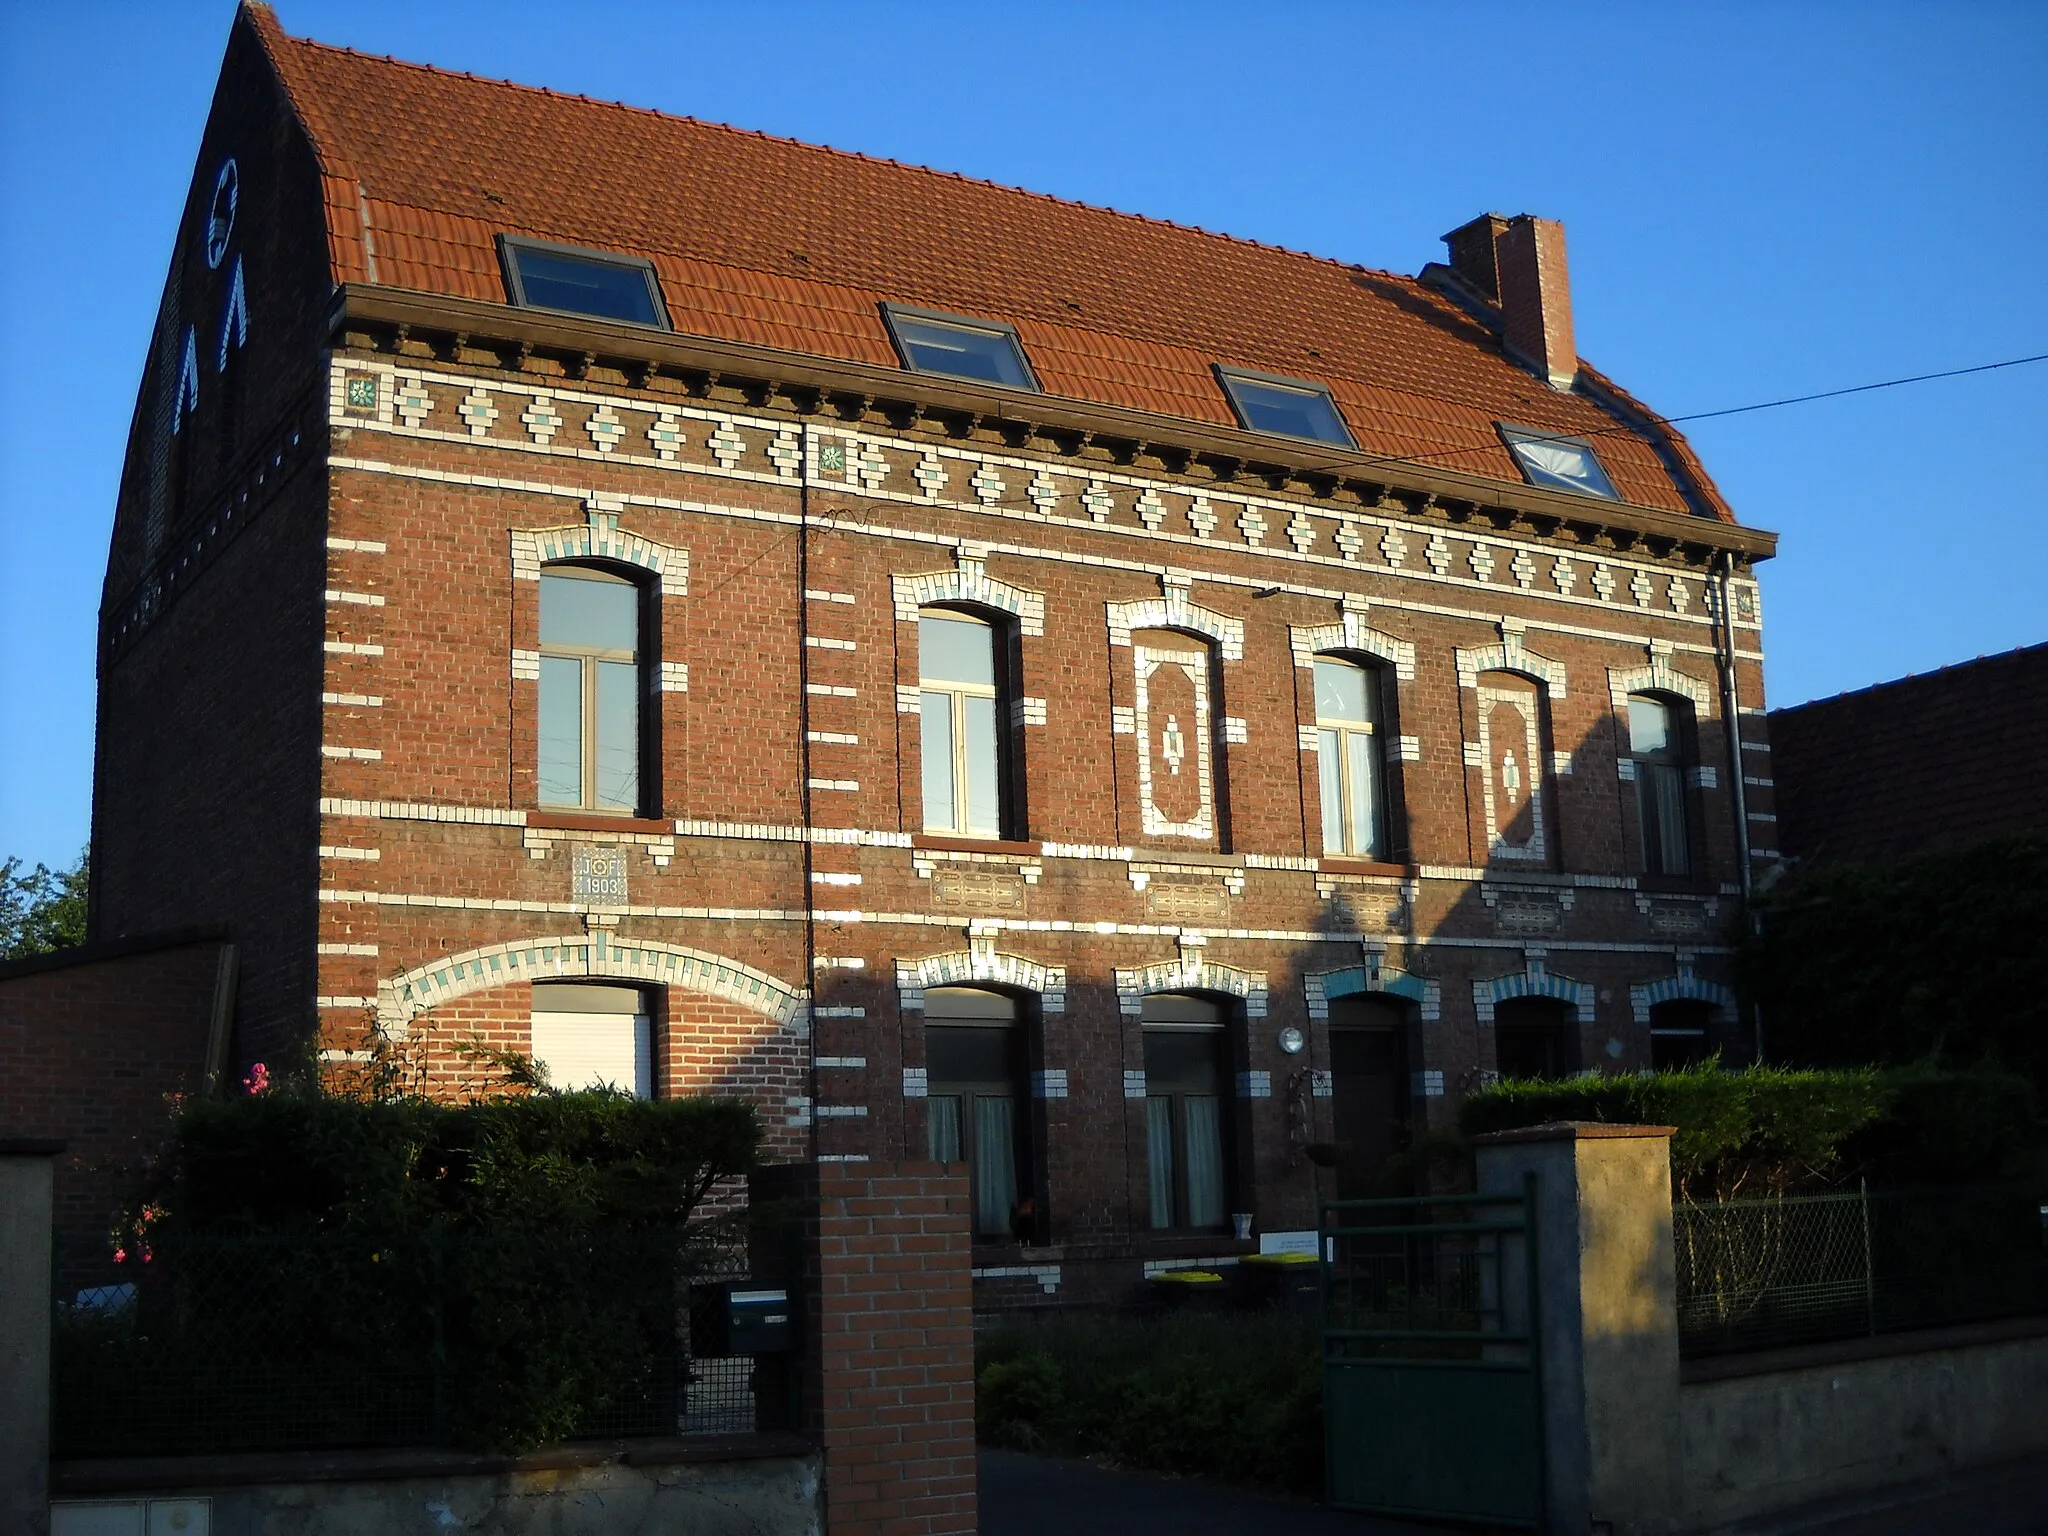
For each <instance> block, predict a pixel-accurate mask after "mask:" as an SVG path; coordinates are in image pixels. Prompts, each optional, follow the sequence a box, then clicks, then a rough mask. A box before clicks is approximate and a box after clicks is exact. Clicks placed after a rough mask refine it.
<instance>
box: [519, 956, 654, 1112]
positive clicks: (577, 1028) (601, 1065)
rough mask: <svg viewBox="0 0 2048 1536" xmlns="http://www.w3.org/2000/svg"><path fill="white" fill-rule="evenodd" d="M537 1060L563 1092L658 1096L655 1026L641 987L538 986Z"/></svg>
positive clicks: (535, 1011) (535, 992)
mask: <svg viewBox="0 0 2048 1536" xmlns="http://www.w3.org/2000/svg"><path fill="white" fill-rule="evenodd" d="M532 1056H533V1059H534V1060H535V1061H536V1062H538V1063H539V1064H540V1065H541V1066H543V1067H545V1068H546V1069H547V1074H548V1081H549V1082H550V1083H551V1084H553V1085H554V1086H555V1087H557V1088H606V1087H609V1088H622V1089H624V1090H625V1091H626V1092H628V1093H630V1094H632V1095H633V1096H634V1097H635V1098H637V1099H647V1098H652V1097H653V1096H654V1024H653V1015H652V1010H651V1009H650V1008H649V1007H648V1002H647V994H646V992H645V991H643V990H642V989H641V988H639V987H620V986H606V985H603V984H596V983H593V984H584V983H572V982H536V983H534V988H533V1049H532Z"/></svg>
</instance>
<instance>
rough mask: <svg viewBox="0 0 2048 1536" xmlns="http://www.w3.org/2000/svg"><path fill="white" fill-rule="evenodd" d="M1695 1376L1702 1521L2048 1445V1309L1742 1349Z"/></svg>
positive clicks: (1712, 1525)
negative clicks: (1917, 1329)
mask: <svg viewBox="0 0 2048 1536" xmlns="http://www.w3.org/2000/svg"><path fill="white" fill-rule="evenodd" d="M2016 1334H2017V1335H2018V1336H2015V1335H2016ZM1937 1344H1942V1345H1945V1346H1946V1347H1928V1346H1931V1345H1937ZM1880 1349H1882V1350H1884V1351H1885V1353H1883V1354H1877V1353H1876V1352H1875V1351H1877V1350H1880ZM1902 1350H1911V1351H1914V1352H1912V1353H1901V1352H1900V1351H1902ZM1852 1352H1853V1353H1852ZM1854 1355H1860V1356H1861V1357H1862V1358H1854V1357H1853V1356H1854ZM1802 1361H1803V1363H1802ZM1686 1374H1687V1376H1688V1377H1689V1378H1691V1379H1688V1380H1687V1381H1686V1383H1685V1385H1684V1386H1683V1387H1681V1388H1680V1391H1679V1409H1680V1415H1679V1419H1680V1436H1681V1446H1682V1449H1681V1463H1680V1465H1681V1467H1682V1468H1683V1472H1682V1485H1681V1487H1682V1505H1681V1507H1682V1508H1683V1509H1684V1510H1685V1512H1686V1523H1687V1525H1688V1526H1689V1527H1691V1528H1694V1529H1702V1530H1706V1529H1715V1530H1718V1529H1719V1528H1721V1527H1722V1526H1724V1525H1726V1524H1727V1523H1729V1522H1731V1521H1735V1520H1743V1519H1748V1518H1750V1517H1752V1516H1756V1515H1764V1514H1770V1513H1772V1512H1775V1511H1778V1510H1783V1509H1788V1508H1792V1507H1795V1506H1798V1505H1802V1504H1808V1503H1813V1502H1816V1501H1818V1500H1821V1499H1827V1498H1834V1497H1837V1496H1840V1495H1844V1494H1856V1493H1866V1492H1869V1491H1871V1490H1874V1489H1883V1488H1887V1487H1892V1486H1895V1485H1897V1484H1902V1483H1908V1482H1915V1481H1920V1480H1923V1479H1926V1478H1932V1477H1940V1476H1943V1475H1945V1474H1947V1473H1950V1472H1956V1471H1960V1470H1963V1469H1965V1468H1969V1467H1979V1466H1988V1465H1991V1464H1993V1463H1996V1462H2000V1461H2009V1460H2016V1459H2018V1458H2020V1457H2023V1456H2038V1455H2042V1454H2044V1453H2048V1413H2044V1412H2043V1411H2042V1405H2043V1404H2048V1319H2038V1318H2036V1319H2027V1320H2024V1321H2023V1322H2022V1323H2021V1324H2018V1325H1998V1324H1988V1325H1982V1326H1977V1327H1971V1328H1951V1329H1942V1330H1939V1331H1935V1332H1929V1333H1926V1334H1920V1335H1904V1336H1895V1337H1891V1338H1886V1339H1881V1340H1876V1341H1869V1342H1864V1341H1858V1343H1857V1344H1856V1345H1853V1346H1847V1347H1835V1348H1828V1347H1825V1346H1823V1347H1819V1348H1810V1349H1804V1350H1797V1351H1794V1350H1785V1351H1781V1352H1778V1353H1777V1354H1776V1355H1757V1356H1748V1357H1742V1356H1738V1357H1735V1358H1732V1359H1725V1360H1714V1361H1707V1362H1700V1363H1699V1364H1697V1365H1695V1366H1693V1367H1690V1368H1689V1369H1688V1371H1687V1373H1686ZM1703 1378H1711V1379H1703Z"/></svg>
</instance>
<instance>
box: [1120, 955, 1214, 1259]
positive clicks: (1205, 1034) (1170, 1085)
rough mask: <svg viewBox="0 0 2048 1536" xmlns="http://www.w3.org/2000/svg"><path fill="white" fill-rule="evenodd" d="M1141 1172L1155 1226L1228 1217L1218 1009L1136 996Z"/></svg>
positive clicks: (1202, 1002)
mask: <svg viewBox="0 0 2048 1536" xmlns="http://www.w3.org/2000/svg"><path fill="white" fill-rule="evenodd" d="M1140 1019H1141V1023H1142V1026H1143V1029H1144V1037H1145V1153H1146V1177H1147V1185H1148V1189H1149V1191H1150V1196H1151V1219H1152V1226H1153V1229H1154V1230H1155V1231H1172V1230H1175V1229H1187V1230H1194V1231H1209V1230H1215V1229H1219V1228H1223V1227H1227V1226H1228V1225H1229V1222H1230V1180H1229V1163H1228V1161H1227V1158H1226V1150H1227V1144H1228V1141H1229V1134H1228V1127H1227V1125H1226V1123H1225V1108H1226V1099H1225V1094H1224V1085H1225V1084H1226V1082H1227V1081H1228V1078H1227V1076H1226V1072H1227V1064H1226V1061H1225V1045H1226V1031H1225V1029H1224V1015H1223V1009H1222V1007H1221V1006H1220V1005H1219V1004H1217V1003H1214V1002H1211V1001H1210V1000H1209V999H1207V998H1201V997H1188V996H1183V995H1179V994H1174V993H1165V994H1157V995H1154V996H1150V997H1147V998H1146V999H1145V1000H1144V1003H1143V1007H1142V1012H1141V1014H1140Z"/></svg>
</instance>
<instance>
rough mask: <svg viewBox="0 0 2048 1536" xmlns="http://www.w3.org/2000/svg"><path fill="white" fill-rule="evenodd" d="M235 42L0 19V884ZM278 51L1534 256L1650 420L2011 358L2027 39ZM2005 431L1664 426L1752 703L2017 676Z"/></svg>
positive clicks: (1972, 18) (2023, 466)
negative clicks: (1720, 498)
mask: <svg viewBox="0 0 2048 1536" xmlns="http://www.w3.org/2000/svg"><path fill="white" fill-rule="evenodd" d="M232 15H233V10H232V6H231V5H229V4H226V3H219V0H205V3H196V0H156V3H150V4H140V3H129V4H116V3H95V0H70V3H67V4H61V5H60V4H56V3H54V0H51V3H44V0H0V855H5V854H7V853H17V854H20V855H22V856H24V857H26V858H27V859H29V860H30V861H31V862H34V861H36V860H45V861H48V862H51V863H57V862H68V861H69V860H70V859H71V858H72V857H73V856H74V855H75V853H76V851H77V850H78V848H79V847H80V846H81V845H82V844H83V842H84V840H85V837H86V831H87V817H88V809H89V804H88V803H89V797H90V785H91V755H92V730H93V643H94V625H95V618H96V613H97V609H98V603H99V585H100V579H101V576H102V574H103V570H104V559H105V551H106V537H107V531H108V528H109V525H110V521H111V517H112V512H113V495H114V485H115V480H116V476H117V474H118V470H119V465H120V457H121V452H122V447H123V443H124V441H125V438H126V434H127V429H128V419H129V414H130V411H131V409H132V406H133V402H134V394H135V385H136V380H137V377H138V375H139V372H140V368H141V362H142V355H143V350H144V347H145V345H146V343H147V340H148V336H149V329H150V325H151V322H152V320H153V318H154V314H155V309H156V303H157V297H158V293H159V290H160V287H161V284H162V280H163V272H164V268H165V264H166V262H167V260H168V255H169V251H170V247H171V242H172V237H173V234H174V232H175V221H176V219H177V216H178V210H179V207H180V205H181V203H182V200H183V197H184V193H185V188H186V184H187V182H188V180H189V178H190V176H191V170H192V161H193V156H194V153H195V149H196V146H197V143H198V136H199V131H200V127H201V124H202V122H203V120H204V118H205V114H206V109H207V103H208V100H209V98H210V95H211V92H212V88H213V80H214V75H215V72H216V70H217V69H218V66H219V62H220V55H221V50H222V48H223V46H224V44H225V41H226V36H227V30H228V25H229V22H230V20H231V19H232ZM279 15H280V17H281V19H282V20H283V22H284V25H285V27H286V28H287V30H289V31H291V32H294V33H296V34H299V35H303V36H310V37H316V38H319V39H321V40H323V41H327V42H333V43H339V44H344V45H347V46H351V47H355V48H359V49H362V50H364V51H366V52H375V53H391V54H396V55H398V56H399V57H402V58H408V59H415V60H419V61H423V62H428V63H434V64H441V65H445V66H449V67H452V68H457V69H466V70H471V71H474V72H476V73H479V74H489V75H498V76H503V77H508V78H511V79H516V80H521V81H526V82H529V83H532V84H537V85H549V86H552V87H554V88H556V89H558V90H565V91H580V92H584V93H587V94H589V95H592V96H601V97H609V98H613V99H617V100H623V101H628V102H632V103H634V104H637V105H642V106H649V107H657V108H661V109H665V110H669V111H675V112H684V113H690V114H693V115H695V116H699V117H705V118H711V119H716V120H722V121H726V122H732V123H737V124H740V125H743V126H746V127H751V128H760V129H764V130H767V131H769V132H772V133H779V134H788V135H792V136H794V137H797V138H801V139H807V140H811V141H814V142H820V143H827V144H833V145H837V146H840V147H842V148H847V149H858V150H863V151H866V152H867V153H870V154H876V155H887V156H892V157H894V158H896V159H900V160H908V161H917V162H921V163H925V164H930V165H936V166H940V167H943V168H945V169H949V170H958V171H962V172H965V173H967V174H970V175H974V176H981V177H986V178H989V179H992V180H995V181H1000V182H1006V183H1010V184H1014V185H1019V186H1026V187H1031V188H1033V189H1036V190H1039V191H1044V192H1050V193H1055V194H1058V195H1060V196H1064V197H1071V198H1078V199H1081V200H1084V201H1088V202H1093V203H1103V204H1108V205H1110V206H1113V207H1117V208H1122V209H1127V210H1130V211H1132V212H1137V213H1145V214H1152V215H1156V216H1159V217H1163V218H1171V219H1175V220H1178V221H1180V222H1183V223H1191V224H1200V225H1204V226H1206V227H1208V228H1211V229H1219V230H1226V231H1228V232H1230V233H1232V234H1238V235H1245V236H1250V237H1253V238H1256V239H1260V240H1264V241H1269V242H1272V243H1275V244H1281V245H1288V246H1293V247H1297V248H1300V249H1304V250H1309V251H1314V252H1317V253H1318V254H1321V255H1326V256H1332V257H1337V258H1340V259H1343V260H1347V261H1358V262H1363V263H1366V264H1368V265H1371V266H1375V267H1382V268H1390V269H1394V270H1398V271H1403V272H1413V271H1416V270H1418V269H1419V268H1420V267H1421V265H1422V264H1423V263H1424V262H1426V261H1430V260H1433V259H1436V258H1437V257H1438V256H1439V255H1440V252H1441V249H1442V247H1441V246H1440V245H1439V244H1438V236H1439V235H1441V234H1442V233H1443V232H1444V231H1445V230H1448V229H1450V228H1452V227H1453V226H1455V225H1457V224H1460V223H1462V222H1464V221H1465V220H1466V219H1467V218H1470V217H1471V216H1473V215H1474V214H1477V213H1480V212H1482V211H1485V210H1489V209H1492V210H1497V211H1501V212H1506V213H1517V212H1524V211H1527V212H1532V213H1540V214H1544V215H1547V216H1550V217H1553V218H1558V219H1562V220H1563V221H1564V222H1565V225H1566V228H1567V230H1568V232H1569V241H1570V254H1571V267H1572V286H1573V298H1574V307H1575V315H1576V320H1577V326H1578V342H1579V349H1580V351H1581V352H1582V353H1583V354H1584V355H1585V356H1586V357H1587V358H1588V359H1589V360H1591V361H1592V362H1594V363H1596V364H1597V365H1598V366H1599V367H1601V368H1602V369H1604V370H1605V371H1606V372H1608V373H1609V374H1610V375H1612V376H1613V377H1615V378H1617V379H1619V380H1620V381H1621V382H1622V383H1623V384H1624V385H1626V386H1627V387H1628V388H1629V389H1631V390H1633V391H1634V392H1636V393H1637V394H1638V395H1640V396H1642V397H1643V398H1645V399H1646V400H1648V401H1649V402H1651V404H1652V405H1654V406H1655V407H1657V408H1658V409H1660V410H1663V411H1665V412H1666V413H1668V414H1673V415H1678V414H1683V413H1687V412H1692V411H1703V410H1713V409H1716V408H1720V407H1725V406H1733V405H1741V404H1746V403H1748V402H1751V401H1756V400H1764V399H1771V398H1776V397H1780V396H1786V395H1796V394H1804V393H1807V392H1810V391H1815V390H1823V389H1830V388H1837V387H1841V386H1846V385H1854V384H1861V383H1867V382H1871V381H1874V380H1878V379H1886V378H1893V377H1897V376H1900V375H1906V374H1918V373H1924V372H1931V371H1934V370H1939V369H1945V368H1957V367H1965V366H1969V365H1972V364H1978V363H1986V362H1993V361H1997V360H2000V359H2003V358H2010V357H2018V356H2022V355H2025V354H2030V353H2039V352H2048V305H2044V303H2043V301H2042V294H2043V292H2044V291H2048V86H2044V84H2043V82H2044V81H2048V7H2044V6H2041V5H2039V4H2038V3H2016V4H2000V3H1996V0H1975V3H1972V4H1970V5H1967V6H1963V5H1956V4H1945V5H1935V4H1925V5H1885V4H1878V3H1863V4H1833V5H1830V4H1809V5H1804V6H1792V5H1785V4H1752V5H1740V4H1688V5H1684V6H1679V5H1666V6H1650V5H1643V4H1640V3H1638V4H1629V5H1612V6H1607V5H1566V4H1545V5H1542V6H1530V5H1526V4H1503V3H1485V0H1466V3H1464V4H1460V5H1458V6H1456V7H1444V6H1414V5H1398V6H1397V5H1379V4H1367V3H1355V4H1349V5H1329V6H1319V5H1310V4H1290V3H1285V0H1266V3H1262V4H1258V5H1248V4H1238V5H1200V4H1189V3H1180V4H1157V5H1130V6H1121V7H1119V6H1115V5H1110V4H1106V3H1096V4H1088V5H1065V4H1037V5H1028V6H980V7H974V6H959V5H938V4H932V5H889V4H869V5H864V6H854V7H849V6H847V5H845V4H843V3H835V4H826V5H812V4H805V3H797V0H784V3H782V4H778V5H776V6H773V7H768V6H745V5H733V4H730V3H721V4H716V5H712V4H701V5H700V4H685V3H676V0H662V3H616V4H605V3H595V0H593V3H586V4H583V5H577V6H565V5H562V4H560V3H559V0H556V3H551V4H535V3H529V0H495V3H493V4H492V5H490V6H488V7H479V6H476V5H473V4H451V3H420V0H409V3H406V4H397V3H391V0H283V3H282V4H281V5H280V6H279ZM1452 18H1454V19H1452ZM2044 408H2048V364H2036V365H2034V366H2032V367H2030V368H2016V369H2009V370H2006V371H2003V372H1998V373H1990V374H1981V375H1978V376H1975V377H1973V378H1968V379H1957V380H1950V381H1946V382H1942V383H1935V384H1926V385H1920V386H1916V387H1912V388H1906V389H1899V390H1892V391H1887V392H1882V393H1878V394H1869V395H1861V396H1853V397H1850V398H1848V399H1844V400H1834V401H1827V402H1822V403H1819V404H1813V405H1804V406H1796V407H1792V408H1789V409H1785V410H1780V411H1770V412H1762V413H1758V414H1755V415H1748V416H1737V417H1733V418H1730V419H1727V420H1723V421H1717V422H1707V423H1702V424H1700V425H1699V426H1698V427H1697V428H1696V429H1694V432H1693V438H1694V442H1695V443H1696V445H1697V446H1698V447H1699V449H1700V451H1701V453H1702V455H1703V456H1704V458H1705V460H1706V463H1707V465H1708V467H1709V468H1710V470H1711V471H1712V472H1713V473H1714V475H1715V476H1716V477H1717V479H1718V480H1719V482H1720V484H1721V487H1722V489H1723V490H1724V491H1725V492H1726V494H1727V496H1728V498H1729V500H1730V502H1731V503H1732V504H1733V505H1734V507H1735V508H1736V511H1737V513H1738V515H1739V516H1740V517H1741V518H1742V520H1743V521H1744V522H1748V523H1753V524H1757V525H1760V526H1763V527H1766V528H1772V529H1775V530H1777V531H1778V532H1779V533H1780V534H1781V535H1782V536H1783V544H1782V550H1783V553H1782V554H1781V556H1780V557H1779V558H1778V559H1777V560H1775V561H1773V562H1771V563H1770V564H1769V565H1767V566H1765V567H1764V568H1763V581H1764V597H1765V617H1766V623H1767V630H1766V639H1767V645H1768V648H1769V651H1770V660H1769V663H1768V684H1769V689H1770V695H1771V701H1772V702H1773V703H1775V704H1785V703H1795V702H1798V701H1801V700H1804V699H1808V698H1813V697H1817V696H1821V695H1825V694H1830V693H1836V692H1840V691H1842V690H1844V689H1850V688H1857V687H1861V686H1863V685H1865V684H1868V683H1872V682H1877V681H1880V680H1883V679H1885V678H1890V677H1895V676H1898V675H1900V674H1903V673H1906V672H1913V671H1925V670H1927V669H1929V668H1933V667H1937V666H1942V665H1945V664H1948V663H1951V662H1956V661H1962V660H1967V659H1968V658H1970V657H1973V656H1976V655H1980V654H1984V653H1988V652H1992V651H1999V650H2005V649H2009V648H2011V647H2013V646H2018V645H2027V644H2033V643H2037V642H2039V641H2042V640H2044V639H2048V601H2044V599H2043V597H2042V584H2043V572H2044V571H2048V527H2044V513H2048V506H2044V499H2048V498H2044V493H2043V489H2042V486H2043V481H2042V476H2041V475H2040V473H2039V472H2038V471H2039V464H2040V460H2041V458H2042V456H2043V453H2044V449H2048V429H2044V426H2043V417H2044ZM167 745H170V744H167Z"/></svg>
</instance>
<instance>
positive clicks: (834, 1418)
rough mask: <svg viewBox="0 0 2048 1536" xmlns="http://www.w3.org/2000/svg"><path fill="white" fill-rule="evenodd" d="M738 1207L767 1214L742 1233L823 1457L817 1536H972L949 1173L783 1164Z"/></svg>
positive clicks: (969, 1398) (955, 1195) (931, 1167)
mask: <svg viewBox="0 0 2048 1536" xmlns="http://www.w3.org/2000/svg"><path fill="white" fill-rule="evenodd" d="M750 1202H751V1204H752V1205H753V1207H754V1208H755V1209H756V1210H757V1211H759V1212H761V1213H762V1214H763V1215H764V1216H768V1217H769V1218H770V1219H769V1220H768V1221H766V1222H763V1223H762V1224H761V1225H760V1226H759V1227H757V1229H756V1238H755V1258H754V1265H753V1269H754V1275H755V1277H756V1279H757V1281H759V1280H760V1279H762V1278H764V1277H765V1276H767V1275H770V1274H773V1273H775V1272H777V1271H778V1270H785V1272H786V1273H787V1275H788V1279H789V1282H790V1285H791V1289H792V1291H793V1292H795V1293H796V1294H795V1295H793V1296H792V1298H791V1300H792V1304H793V1305H794V1306H795V1307H796V1308H798V1314H797V1315H798V1316H799V1317H800V1319H801V1327H800V1338H799V1341H798V1350H799V1361H798V1375H799V1382H798V1391H797V1399H798V1408H797V1413H798V1421H799V1425H800V1427H801V1428H802V1429H803V1430H804V1431H805V1432H807V1433H809V1434H811V1435H813V1436H815V1437H816V1438H817V1440H818V1442H819V1444H820V1445H821V1447H822V1448H823V1450H824V1464H825V1465H824V1481H825V1486H824V1502H825V1532H826V1536H884V1533H886V1536H972V1533H973V1532H974V1531H975V1530H976V1529H977V1526H976V1511H975V1464H974V1298H973V1277H972V1260H971V1251H970V1244H971V1242H972V1233H971V1231H970V1220H969V1214H968V1212H969V1208H970V1207H969V1198H968V1189H967V1179H966V1177H965V1175H964V1173H962V1172H961V1171H959V1170H957V1169H950V1168H948V1166H947V1165H945V1164H941V1163H822V1164H812V1163H804V1164H789V1165H784V1166H781V1167H774V1168H766V1169H762V1170H760V1171H759V1172H757V1173H756V1174H755V1175H754V1177H753V1179H752V1180H751V1182H750ZM770 1233H773V1234H778V1235H777V1236H775V1237H769V1236H768V1234H770ZM771 1248H774V1249H779V1250H780V1252H779V1253H770V1252H768V1251H766V1249H771Z"/></svg>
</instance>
